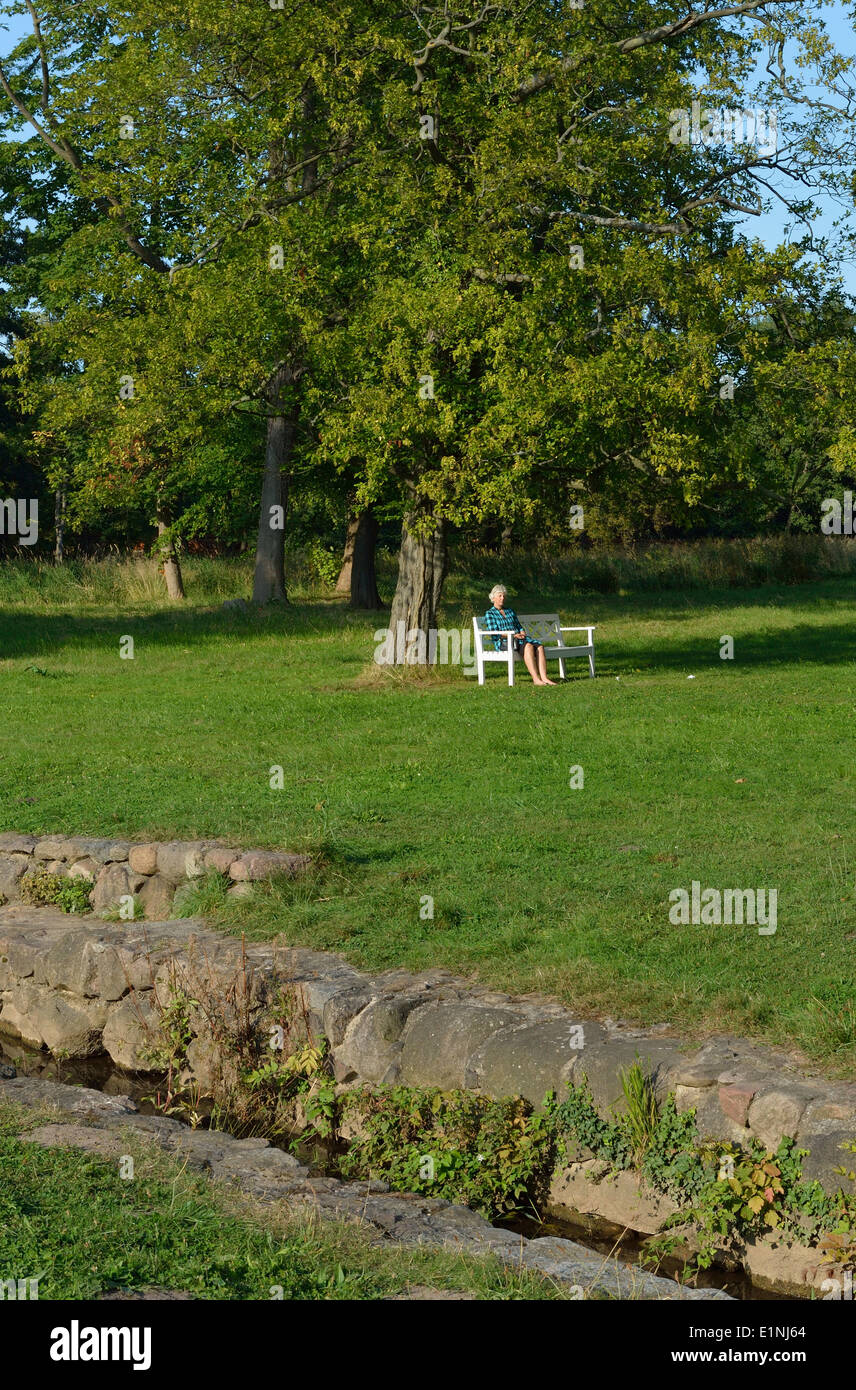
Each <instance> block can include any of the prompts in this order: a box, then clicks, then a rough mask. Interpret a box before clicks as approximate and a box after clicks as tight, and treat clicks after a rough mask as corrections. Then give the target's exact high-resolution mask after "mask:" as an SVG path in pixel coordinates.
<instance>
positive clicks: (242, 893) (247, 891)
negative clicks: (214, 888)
mask: <svg viewBox="0 0 856 1390" xmlns="http://www.w3.org/2000/svg"><path fill="white" fill-rule="evenodd" d="M226 896H227V897H229V898H251V897H252V896H253V885H252V884H251V883H248V882H247V881H246V880H244V881H243V882H240V883H233V884H232V887H231V888H229V889H227V891H226Z"/></svg>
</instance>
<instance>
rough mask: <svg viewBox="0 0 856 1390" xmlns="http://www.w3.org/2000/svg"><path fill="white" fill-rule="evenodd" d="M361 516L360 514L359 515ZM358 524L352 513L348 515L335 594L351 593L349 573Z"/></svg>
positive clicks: (358, 519) (358, 521)
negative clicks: (343, 549)
mask: <svg viewBox="0 0 856 1390" xmlns="http://www.w3.org/2000/svg"><path fill="white" fill-rule="evenodd" d="M360 515H362V513H361V514H360ZM359 524H360V517H359V516H355V515H354V513H353V512H349V513H348V530H347V534H346V536H345V551H344V554H343V555H342V568H341V569H340V570H339V578H338V579H337V580H336V593H337V594H349V593H350V592H351V571H352V570H353V567H354V545H355V544H356V540H357V528H358V527H359Z"/></svg>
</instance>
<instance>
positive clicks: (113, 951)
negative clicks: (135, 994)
mask: <svg viewBox="0 0 856 1390" xmlns="http://www.w3.org/2000/svg"><path fill="white" fill-rule="evenodd" d="M97 961H98V994H99V996H100V997H101V998H102V999H104V1000H106V1002H107V1003H113V1002H114V1001H115V1000H116V999H121V998H122V997H123V996H124V995H126V994H127V993H128V992H129V991H130V990H147V989H151V988H152V979H153V974H154V970H153V963H152V961H150V960H149V959H148V958H147V957H146V956H145V955H141V954H140V953H139V952H138V951H132V950H126V949H124V948H123V947H121V946H116V945H114V944H112V943H109V944H108V943H105V944H104V946H103V949H102V950H101V951H100V952H99V953H98V956H97Z"/></svg>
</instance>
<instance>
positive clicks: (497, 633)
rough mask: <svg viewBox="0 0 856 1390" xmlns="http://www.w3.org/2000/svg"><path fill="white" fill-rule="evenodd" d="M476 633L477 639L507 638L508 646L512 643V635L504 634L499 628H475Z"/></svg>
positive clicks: (510, 633) (511, 633) (509, 633)
mask: <svg viewBox="0 0 856 1390" xmlns="http://www.w3.org/2000/svg"><path fill="white" fill-rule="evenodd" d="M476 632H477V633H478V635H479V637H507V638H508V644H509V646H510V645H511V643H512V642H513V641H514V633H513V632H504V631H503V630H502V629H501V628H493V627H477V628H476Z"/></svg>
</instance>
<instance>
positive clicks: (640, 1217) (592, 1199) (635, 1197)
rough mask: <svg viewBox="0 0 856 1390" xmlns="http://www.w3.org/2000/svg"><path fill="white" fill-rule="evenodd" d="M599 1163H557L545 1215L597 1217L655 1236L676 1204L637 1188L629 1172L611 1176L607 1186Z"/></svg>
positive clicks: (589, 1160)
mask: <svg viewBox="0 0 856 1390" xmlns="http://www.w3.org/2000/svg"><path fill="white" fill-rule="evenodd" d="M602 1176H603V1164H602V1162H601V1160H600V1159H596V1158H586V1159H584V1160H583V1161H582V1162H571V1163H567V1164H562V1163H559V1164H557V1166H556V1171H555V1172H554V1174H553V1176H552V1179H551V1182H550V1191H549V1193H548V1196H547V1210H548V1213H549V1214H551V1215H553V1214H555V1215H557V1216H559V1217H565V1218H567V1216H568V1215H569V1214H570V1213H574V1214H575V1217H576V1219H578V1215H577V1214H578V1213H582V1214H583V1215H588V1216H597V1217H600V1218H601V1219H602V1220H604V1221H612V1222H614V1223H615V1225H616V1226H619V1227H623V1228H626V1229H628V1230H631V1231H638V1232H640V1233H641V1234H643V1235H654V1234H656V1233H657V1232H658V1231H660V1230H662V1228H663V1223H664V1222H665V1221H666V1220H667V1218H668V1217H670V1216H672V1215H673V1214H674V1213H675V1212H676V1211H677V1210H678V1207H677V1203H675V1202H673V1201H672V1199H671V1197H667V1196H666V1195H665V1194H664V1193H662V1192H656V1191H654V1189H653V1188H649V1187H647V1186H645V1185H643V1184H640V1181H639V1176H638V1174H637V1173H635V1172H633V1171H632V1170H630V1169H628V1170H626V1171H624V1172H619V1173H613V1174H611V1175H610V1177H609V1180H608V1181H606V1182H602V1181H599V1179H600V1178H602Z"/></svg>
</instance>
